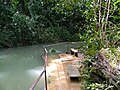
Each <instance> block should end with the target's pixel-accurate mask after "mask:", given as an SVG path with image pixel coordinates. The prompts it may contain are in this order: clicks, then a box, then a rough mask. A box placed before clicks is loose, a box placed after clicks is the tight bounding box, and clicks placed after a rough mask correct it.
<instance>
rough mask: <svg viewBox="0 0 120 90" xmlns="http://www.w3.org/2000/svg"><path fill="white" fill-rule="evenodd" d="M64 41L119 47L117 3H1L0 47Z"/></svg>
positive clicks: (52, 0)
mask: <svg viewBox="0 0 120 90" xmlns="http://www.w3.org/2000/svg"><path fill="white" fill-rule="evenodd" d="M63 41H83V42H85V44H86V46H85V48H89V47H90V49H93V48H94V49H98V48H101V47H111V46H112V47H116V46H118V45H120V1H119V0H105V1H103V0H1V1H0V47H16V46H25V45H34V44H43V43H56V42H63Z"/></svg>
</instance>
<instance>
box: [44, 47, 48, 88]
mask: <svg viewBox="0 0 120 90" xmlns="http://www.w3.org/2000/svg"><path fill="white" fill-rule="evenodd" d="M44 50H45V66H44V71H45V90H48V88H47V73H46V66H47V63H48V57H47V55H48V52H47V50H46V48H44Z"/></svg>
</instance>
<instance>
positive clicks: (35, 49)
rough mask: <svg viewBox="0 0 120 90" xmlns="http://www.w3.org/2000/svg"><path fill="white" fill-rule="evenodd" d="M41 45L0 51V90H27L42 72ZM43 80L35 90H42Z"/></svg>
mask: <svg viewBox="0 0 120 90" xmlns="http://www.w3.org/2000/svg"><path fill="white" fill-rule="evenodd" d="M42 54H43V48H42V45H37V46H27V47H19V48H10V49H1V50H0V90H28V89H29V87H30V86H31V84H32V83H33V82H34V81H35V80H36V79H37V78H38V77H39V75H40V73H41V72H42V70H43V64H44V61H43V60H42V58H41V56H42ZM43 88H44V78H42V79H41V81H40V83H39V84H38V85H37V87H36V89H35V90H43Z"/></svg>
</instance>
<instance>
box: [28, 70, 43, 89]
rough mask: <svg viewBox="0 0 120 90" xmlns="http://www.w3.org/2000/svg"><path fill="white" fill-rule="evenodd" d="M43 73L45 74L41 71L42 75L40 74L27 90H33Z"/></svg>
mask: <svg viewBox="0 0 120 90" xmlns="http://www.w3.org/2000/svg"><path fill="white" fill-rule="evenodd" d="M44 72H45V71H44V70H43V71H42V73H41V74H40V76H39V77H38V79H37V80H36V81H35V82H34V84H32V86H31V87H30V89H29V90H34V88H35V86H36V85H37V83H38V82H39V80H40V79H41V77H42V75H43V73H44Z"/></svg>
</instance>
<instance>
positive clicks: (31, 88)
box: [29, 48, 48, 90]
mask: <svg viewBox="0 0 120 90" xmlns="http://www.w3.org/2000/svg"><path fill="white" fill-rule="evenodd" d="M44 51H45V53H44V54H45V55H44V58H43V59H44V61H45V63H44V70H43V71H42V73H41V74H40V76H39V77H38V79H37V80H36V81H35V82H34V83H33V84H32V85H31V87H30V88H29V90H34V89H35V87H36V85H37V84H38V82H39V81H40V79H41V77H42V75H43V74H44V73H45V74H44V75H45V88H46V90H47V74H46V66H47V61H48V60H47V59H48V58H47V50H46V48H44Z"/></svg>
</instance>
